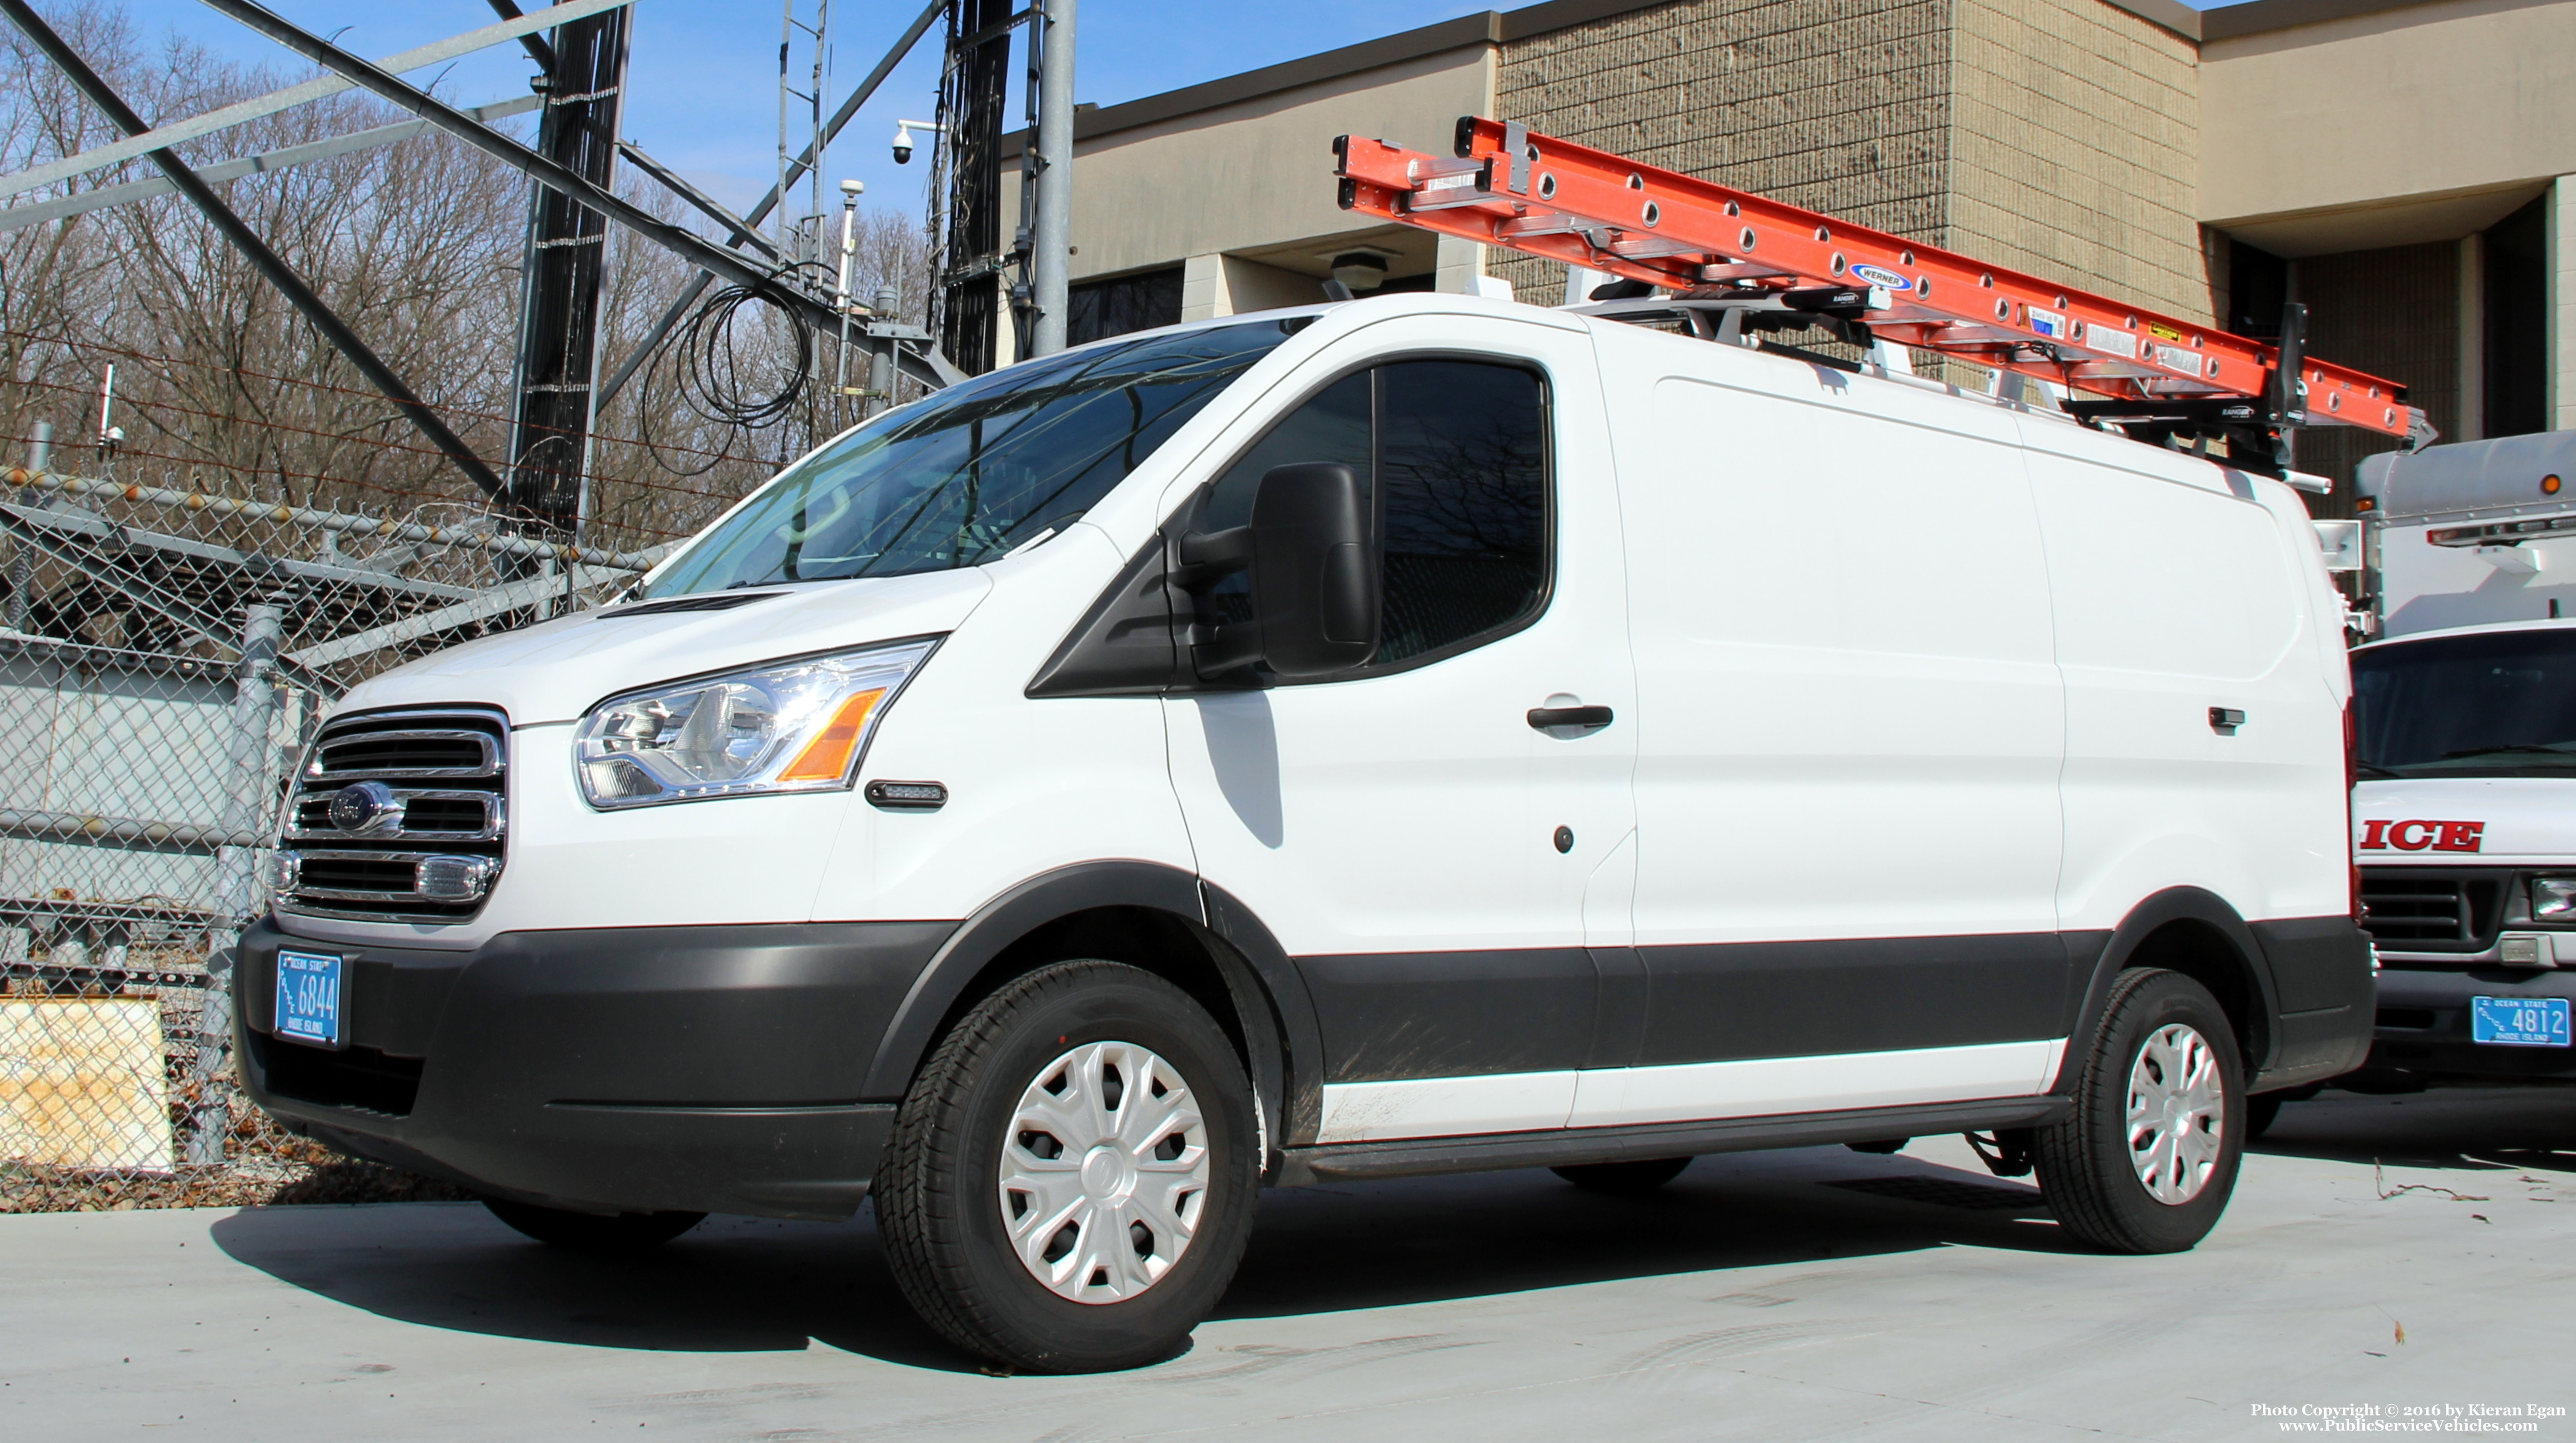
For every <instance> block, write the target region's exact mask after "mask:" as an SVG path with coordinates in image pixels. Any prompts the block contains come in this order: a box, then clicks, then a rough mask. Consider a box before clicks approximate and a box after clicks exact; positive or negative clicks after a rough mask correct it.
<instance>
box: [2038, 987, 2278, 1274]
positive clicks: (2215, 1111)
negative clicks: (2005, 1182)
mask: <svg viewBox="0 0 2576 1443" xmlns="http://www.w3.org/2000/svg"><path fill="white" fill-rule="evenodd" d="M2244 1138H2245V1094H2244V1081H2243V1071H2242V1068H2241V1066H2240V1064H2239V1063H2238V1061H2237V1054H2236V1040H2235V1035H2234V1033H2233V1032H2231V1031H2230V1030H2229V1027H2228V1022H2227V1014H2226V1012H2225V1011H2224V1010H2222V1009H2221V1008H2220V1007H2219V1005H2218V1000H2217V999H2216V998H2214V997H2212V996H2210V995H2209V989H2207V988H2205V987H2203V986H2201V985H2200V984H2199V983H2197V982H2194V981H2193V980H2191V979H2190V978H2188V977H2185V976H2183V975H2182V974H2181V973H2178V972H2166V971H2162V970H2160V969H2155V968H2140V969H2136V970H2133V971H2129V972H2124V973H2122V974H2120V978H2119V980H2118V981H2117V982H2115V983H2114V984H2113V985H2112V989H2111V999H2110V1005H2109V1006H2107V1007H2106V1008H2104V1009H2103V1014H2102V1023H2101V1026H2100V1027H2099V1028H2098V1029H2097V1030H2096V1032H2095V1034H2094V1037H2093V1040H2092V1050H2091V1052H2090V1053H2089V1054H2088V1055H2087V1056H2086V1058H2085V1060H2084V1066H2083V1072H2082V1073H2081V1075H2080V1076H2079V1077H2078V1079H2077V1082H2076V1091H2075V1115H2074V1116H2073V1117H2071V1118H2068V1119H2067V1120H2066V1121H2065V1122H2062V1123H2060V1124H2058V1125H2057V1126H2055V1127H2051V1128H2045V1129H2040V1130H2038V1131H2037V1132H2035V1134H2034V1136H2033V1147H2032V1159H2031V1160H2032V1162H2033V1163H2034V1164H2036V1166H2037V1170H2038V1173H2039V1185H2040V1190H2041V1191H2042V1192H2043V1193H2044V1194H2046V1196H2047V1198H2048V1205H2049V1210H2050V1211H2052V1212H2054V1213H2055V1214H2056V1215H2057V1221H2058V1224H2059V1225H2060V1226H2062V1227H2064V1228H2065V1229H2066V1230H2067V1231H2068V1232H2071V1233H2073V1234H2075V1235H2076V1236H2077V1237H2079V1238H2082V1239H2084V1240H2085V1241H2086V1242H2089V1243H2091V1244H2093V1245H2094V1246H2096V1247H2099V1248H2104V1249H2108V1250H2110V1251H2112V1252H2121V1253H2175V1252H2181V1251H2183V1250H2185V1249H2187V1248H2189V1247H2191V1246H2192V1245H2193V1244H2195V1243H2198V1242H2199V1241H2200V1240H2201V1239H2202V1238H2203V1237H2205V1236H2207V1235H2208V1233H2209V1230H2210V1229H2211V1228H2212V1227H2214V1226H2216V1225H2217V1223H2218V1216H2219V1214H2220V1213H2222V1212H2224V1211H2226V1208H2227V1198H2228V1194H2229V1193H2230V1192H2232V1191H2234V1189H2235V1186H2236V1167H2237V1162H2238V1159H2239V1158H2240V1157H2241V1156H2242V1154H2243V1151H2244Z"/></svg>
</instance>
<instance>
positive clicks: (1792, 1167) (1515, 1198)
mask: <svg viewBox="0 0 2576 1443" xmlns="http://www.w3.org/2000/svg"><path fill="white" fill-rule="evenodd" d="M1855 1183H1858V1184H1863V1185H1864V1188H1865V1189H1867V1190H1864V1188H1855V1187H1853V1186H1852V1184H1855ZM1927 1184H1928V1185H1929V1187H1930V1188H1931V1190H1932V1191H1934V1192H1935V1193H1943V1195H1945V1196H1949V1197H1951V1198H1953V1199H1954V1200H1955V1199H1957V1198H1966V1199H1968V1201H1969V1202H1971V1203H1972V1204H1974V1205H1972V1206H1953V1205H1943V1204H1941V1203H1936V1202H1932V1201H1925V1200H1920V1199H1915V1198H1911V1197H1909V1196H1908V1193H1909V1190H1912V1191H1921V1190H1922V1189H1923V1187H1924V1185H1927ZM1959 1188H1972V1189H1976V1190H1977V1191H1976V1192H1975V1193H1973V1194H1970V1193H1958V1192H1955V1191H1951V1192H1947V1193H1944V1192H1943V1190H1944V1189H1950V1190H1955V1189H1959ZM212 1233H213V1238H214V1241H215V1243H216V1245H217V1246H219V1247H220V1248H222V1249H223V1251H224V1252H225V1253H226V1254H227V1255H228V1256H230V1257H231V1258H233V1259H234V1260H235V1261H237V1262H240V1263H243V1264H245V1265H247V1266H249V1267H253V1268H256V1269H258V1270H260V1271H261V1272H264V1273H267V1274H268V1275H270V1276H271V1277H274V1278H277V1279H278V1280H279V1281H281V1282H285V1283H288V1284H290V1285H292V1286H294V1287H298V1288H301V1289H304V1290H306V1291H308V1292H311V1293H314V1294H316V1295H318V1296H321V1297H326V1298H329V1299H332V1300H333V1301H336V1302H339V1303H343V1304H346V1305H348V1306H350V1307H355V1308H361V1309H364V1310H366V1311H368V1312H371V1313H374V1314H377V1315H379V1316H382V1317H387V1318H393V1319H397V1320H400V1321H404V1322H410V1323H416V1324H420V1325H422V1326H425V1327H433V1328H446V1329H453V1330H457V1331H462V1332H473V1333H487V1334H494V1335H500V1336H508V1337H518V1338H527V1339H532V1340H537V1341H545V1342H558V1343H572V1344H579V1345H584V1346H590V1347H609V1348H632V1349H641V1350H655V1351H671V1352H746V1351H767V1350H783V1351H793V1350H797V1349H802V1348H804V1347H807V1346H808V1345H809V1343H820V1344H823V1345H825V1346H827V1347H833V1348H839V1349H843V1350H846V1351H849V1352H853V1353H859V1354H864V1355H866V1356H869V1357H873V1358H878V1359H881V1360H884V1361H887V1362H892V1363H897V1364H901V1365H904V1366H909V1367H917V1368H929V1369H941V1370H948V1371H961V1372H962V1371H971V1370H974V1369H976V1368H978V1367H979V1366H980V1365H979V1364H978V1362H977V1361H976V1360H975V1359H973V1358H971V1357H968V1356H967V1355H965V1354H963V1353H961V1352H958V1351H956V1350H954V1349H951V1348H950V1347H948V1346H947V1345H946V1344H945V1343H944V1342H943V1341H942V1340H940V1339H939V1338H938V1337H937V1336H936V1335H934V1334H933V1333H932V1332H931V1331H930V1330H929V1329H928V1328H927V1327H925V1326H923V1325H922V1324H921V1323H919V1322H918V1321H917V1320H916V1319H915V1318H914V1317H913V1314H912V1312H911V1310H910V1309H909V1308H908V1307H907V1306H906V1305H905V1304H904V1301H903V1297H902V1294H901V1293H900V1292H899V1291H898V1290H897V1288H896V1286H895V1283H894V1279H893V1277H892V1276H891V1274H890V1273H889V1272H888V1271H887V1268H886V1264H885V1260H884V1257H883V1255H882V1252H881V1251H880V1248H879V1246H878V1240H877V1235H876V1228H875V1224H874V1219H873V1216H872V1215H871V1214H870V1213H869V1212H867V1211H864V1210H863V1211H862V1212H861V1214H860V1216H859V1217H857V1218H855V1219H853V1220H851V1221H849V1222H846V1223H798V1222H776V1221H770V1220H765V1219H757V1218H736V1217H722V1218H712V1219H709V1220H708V1221H707V1222H706V1223H704V1224H702V1225H701V1226H700V1227H698V1228H697V1229H695V1230H693V1231H691V1232H689V1233H688V1234H686V1235H684V1236H683V1237H681V1238H680V1239H679V1240H678V1241H676V1242H674V1243H672V1244H670V1245H668V1246H666V1247H664V1248H662V1249H659V1250H657V1251H655V1252H652V1253H648V1254H645V1255H643V1256H640V1257H634V1258H627V1259H603V1258H591V1257H583V1256H579V1255H575V1254H569V1253H564V1252H560V1251H557V1250H555V1249H552V1248H548V1247H545V1246H543V1245H541V1244H538V1243H534V1242H531V1241H528V1240H527V1239H525V1238H522V1237H521V1236H520V1235H519V1234H517V1233H515V1232H513V1231H511V1230H510V1229H509V1228H507V1227H505V1226H503V1225H502V1224H501V1223H500V1222H499V1221H498V1220H497V1219H495V1218H493V1217H492V1216H491V1214H489V1213H488V1212H486V1211H485V1210H484V1209H483V1208H482V1207H481V1206H480V1205H479V1204H474V1203H390V1204H374V1205H365V1206H354V1207H345V1206H344V1207H270V1208H248V1209H244V1210H243V1211H241V1212H238V1213H234V1214H231V1215H230V1216H227V1217H224V1218H221V1219H219V1220H218V1221H216V1222H215V1223H214V1225H213V1228H212ZM1954 1243H1967V1244H1974V1245H1977V1246H1984V1247H2002V1248H2012V1249H2018V1250H2025V1251H2042V1252H2059V1251H2080V1250H2081V1249H2080V1248H2078V1247H2077V1246H2076V1245H2075V1244H2073V1243H2071V1242H2070V1241H2067V1240H2065V1239H2063V1238H2062V1237H2061V1236H2060V1234H2059V1232H2058V1229H2057V1227H2056V1225H2055V1224H2054V1223H2052V1222H2049V1221H2047V1216H2046V1212H2045V1209H2044V1208H2042V1207H2041V1206H2040V1205H2039V1202H2038V1194H2037V1192H2036V1190H2034V1189H2031V1188H2030V1187H2028V1186H2027V1185H2026V1184H2023V1183H2012V1182H2000V1181H1997V1180H1995V1179H1991V1178H1988V1177H1986V1176H1985V1174H1983V1173H1982V1172H1974V1173H1972V1172H1967V1171H1963V1170H1960V1169H1956V1168H1949V1167H1943V1166H1940V1165H1939V1164H1937V1163H1933V1162H1928V1161H1925V1160H1923V1159H1920V1158H1915V1157H1910V1156H1896V1157H1879V1156H1866V1155H1862V1154H1858V1153H1853V1152H1849V1151H1847V1150H1845V1149H1842V1148H1811V1149H1805V1150H1802V1151H1798V1152H1785V1153H1767V1154H1740V1155H1735V1156H1727V1157H1715V1158H1703V1159H1701V1160H1700V1161H1699V1162H1697V1163H1695V1164H1694V1165H1693V1166H1692V1167H1691V1168H1690V1169H1689V1170H1688V1171H1687V1172H1685V1173H1683V1174H1682V1176H1681V1177H1680V1178H1678V1179H1676V1180H1675V1181H1674V1182H1672V1183H1670V1184H1668V1185H1667V1186H1666V1187H1665V1188H1664V1189H1663V1190H1662V1191H1660V1192H1658V1193H1655V1194H1653V1195H1650V1196H1647V1197H1642V1198H1616V1197H1604V1196H1600V1195H1597V1194H1593V1193H1587V1192H1584V1191H1582V1190H1580V1189H1577V1188H1575V1187H1573V1186H1571V1185H1569V1184H1567V1183H1565V1182H1563V1181H1561V1180H1559V1179H1558V1178H1556V1177H1555V1176H1554V1175H1553V1174H1550V1173H1547V1172H1544V1171H1524V1172H1511V1173H1494V1174H1482V1175H1476V1176H1467V1177H1454V1178H1412V1179H1403V1180H1397V1181H1388V1182H1370V1183H1350V1184H1332V1185H1327V1186H1316V1187H1302V1188H1279V1189H1273V1190H1271V1191H1269V1192H1267V1193H1265V1194H1264V1195H1263V1198H1262V1202H1261V1210H1260V1217H1259V1221H1258V1225H1257V1227H1256V1229H1255V1232H1254V1235H1253V1241H1252V1245H1251V1247H1250V1249H1249V1251H1248V1252H1247V1254H1246V1256H1245V1258H1244V1261H1243V1265H1242V1266H1241V1268H1240V1269H1239V1270H1238V1271H1237V1272H1236V1274H1235V1279H1234V1284H1233V1287H1232V1289H1231V1290H1230V1291H1229V1293H1228V1295H1227V1297H1226V1298H1225V1300H1224V1302H1223V1303H1222V1304H1221V1305H1220V1306H1219V1308H1218V1309H1217V1312H1216V1316H1217V1317H1219V1318H1253V1317H1281V1316H1295V1315H1303V1314H1309V1313H1325V1312H1340V1311H1346V1310H1350V1309H1358V1308H1377V1307H1387V1306H1392V1305H1397V1304H1406V1303H1421V1302H1437V1301H1445V1300H1450V1299H1460V1298H1473V1297H1485V1296H1492V1295H1496V1294H1506V1293H1519V1292H1527V1291H1532V1290H1536V1289H1542V1288H1552V1287H1563V1286H1567V1285H1571V1284H1577V1283H1595V1282H1607V1281H1615V1280H1620V1279H1627V1278H1639V1277H1654V1276H1665V1275H1672V1274H1681V1273H1710V1274H1718V1275H1721V1276H1720V1277H1719V1278H1718V1279H1717V1280H1716V1284H1715V1286H1716V1291H1717V1292H1720V1293H1724V1292H1726V1291H1728V1288H1727V1286H1726V1284H1725V1283H1724V1280H1723V1276H1722V1275H1723V1274H1725V1273H1727V1272H1729V1271H1731V1270H1738V1269H1748V1268H1757V1267H1765V1266H1770V1265H1774V1264H1780V1263H1797V1262H1810V1261H1816V1260H1820V1259H1826V1258H1851V1257H1858V1256H1866V1255H1873V1254H1884V1253H1893V1252H1905V1251H1913V1250H1918V1249H1928V1248H1938V1247H1942V1246H1946V1245H1950V1244H1954Z"/></svg>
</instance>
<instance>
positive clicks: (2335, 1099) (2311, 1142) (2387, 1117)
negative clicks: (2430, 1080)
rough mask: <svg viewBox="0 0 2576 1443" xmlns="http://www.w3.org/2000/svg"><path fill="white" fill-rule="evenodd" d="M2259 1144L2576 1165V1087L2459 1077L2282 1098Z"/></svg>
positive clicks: (2404, 1162) (2537, 1167)
mask: <svg viewBox="0 0 2576 1443" xmlns="http://www.w3.org/2000/svg"><path fill="white" fill-rule="evenodd" d="M2252 1150H2253V1151H2255V1152H2258V1153H2270V1154H2274V1155H2276V1156H2282V1157H2312V1158H2321V1159H2325V1160H2328V1161H2333V1162H2353V1163H2370V1162H2376V1163H2383V1164H2386V1165H2387V1166H2390V1167H2413V1168H2459V1169H2465V1170H2470V1171H2485V1170H2493V1169H2497V1168H2518V1169H2522V1170H2524V1171H2531V1172H2549V1173H2556V1174H2561V1175H2576V1087H2537V1086H2534V1087H2460V1088H2435V1089H2433V1090H2432V1091H2430V1092H2415V1093H2404V1094H2400V1095H2397V1096H2374V1095H2364V1094H2360V1093H2351V1092H2338V1091H2329V1092H2326V1093H2324V1094H2322V1095H2320V1096H2318V1097H2315V1098H2312V1099H2309V1100H2307V1101H2304V1102H2291V1103H2284V1104H2283V1105H2282V1107H2281V1116H2280V1119H2279V1120H2278V1121H2276V1122H2274V1123H2273V1124H2272V1127H2271V1130H2270V1131H2268V1132H2266V1133H2264V1134H2263V1136H2262V1137H2261V1138H2259V1139H2257V1140H2256V1142H2255V1144H2254V1146H2253V1149H2252Z"/></svg>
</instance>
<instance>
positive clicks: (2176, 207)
mask: <svg viewBox="0 0 2576 1443" xmlns="http://www.w3.org/2000/svg"><path fill="white" fill-rule="evenodd" d="M1955 6H1956V8H1955V10H1954V12H1953V13H1954V16H1955V24H1954V31H1953V39H1952V42H1951V52H1952V54H1951V79H1950V92H1951V99H1950V107H1949V108H1950V143H1949V152H1950V196H1949V213H1948V224H1947V226H1946V227H1945V228H1944V231H1943V234H1942V235H1941V237H1940V238H1939V240H1938V242H1937V243H1938V244H1941V245H1944V246H1947V247H1949V248H1951V249H1954V250H1958V251H1963V252H1965V253H1967V254H1969V255H1974V256H1978V257H1981V258H1984V259H1987V260H1991V261H1993V262H1995V263H1996V264H1999V265H2007V266H2012V267H2015V268H2017V269H2023V270H2028V271H2031V272H2033V273H2035V274H2038V275H2042V276H2047V277H2050V278H2052V279H2063V280H2064V281H2065V282H2066V283H2067V284H2069V285H2072V286H2080V287H2083V288H2084V289H2087V290H2098V291H2101V292H2104V293H2106V294H2108V295H2112V296H2117V297H2120V298H2122V299H2126V300H2131V301H2134V302H2135V303H2137V304H2139V305H2143V306H2149V307H2153V308H2155V309H2158V310H2163V311H2169V312H2173V313H2177V314H2179V315H2182V316H2184V317H2187V318H2189V319H2192V320H2207V321H2214V320H2216V318H2217V314H2218V312H2217V302H2216V300H2215V298H2214V297H2213V296H2212V293H2211V287H2210V275H2209V266H2208V262H2207V259H2206V254H2205V249H2204V246H2203V244H2202V241H2201V231H2200V225H2199V210H2198V207H2197V205H2196V197H2195V195H2194V189H2195V186H2194V179H2195V177H2194V174H2193V172H2194V166H2193V164H2192V160H2193V157H2194V156H2196V155H2197V154H2198V153H2199V151H2200V148H2201V134H2202V128H2201V117H2200V88H2199V83H2198V76H2197V74H2196V73H2195V64H2194V62H2195V51H2196V50H2197V48H2198V47H2197V46H2196V45H2195V44H2194V43H2193V42H2192V41H2190V40H2188V39H2186V38H2184V37H2183V36H2181V35H2178V34H2176V33H2174V32H2173V31H2171V30H2168V29H2166V28H2164V27H2163V26H2160V25H2157V24H2154V23H2152V22H2150V21H2147V20H2144V19H2141V18H2140V17H2138V16H2136V15H2133V14H2131V13H2130V12H2128V11H2126V10H2123V9H2120V8H2118V7H2117V6H2113V5H2108V4H2105V3H2103V0H1955Z"/></svg>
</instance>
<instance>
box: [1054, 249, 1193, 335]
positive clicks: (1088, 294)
mask: <svg viewBox="0 0 2576 1443" xmlns="http://www.w3.org/2000/svg"><path fill="white" fill-rule="evenodd" d="M1067 299H1068V301H1069V302H1070V303H1071V311H1072V314H1070V315H1068V316H1066V317H1065V322H1064V340H1065V344H1066V345H1069V346H1079V345H1083V344H1085V343H1086V342H1090V341H1099V340H1106V339H1108V338H1109V337H1111V336H1123V335H1125V334H1127V333H1128V332H1129V331H1150V330H1152V329H1153V328H1154V327H1156V326H1172V325H1178V324H1180V320H1181V268H1180V267H1179V266H1174V267H1172V268H1171V269H1169V270H1162V271H1146V272H1144V273H1142V274H1140V275H1132V276H1115V277H1112V278H1111V279H1109V280H1105V281H1083V282H1081V283H1080V284H1078V285H1075V286H1073V287H1072V288H1071V289H1070V293H1069V294H1068V296H1067Z"/></svg>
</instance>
